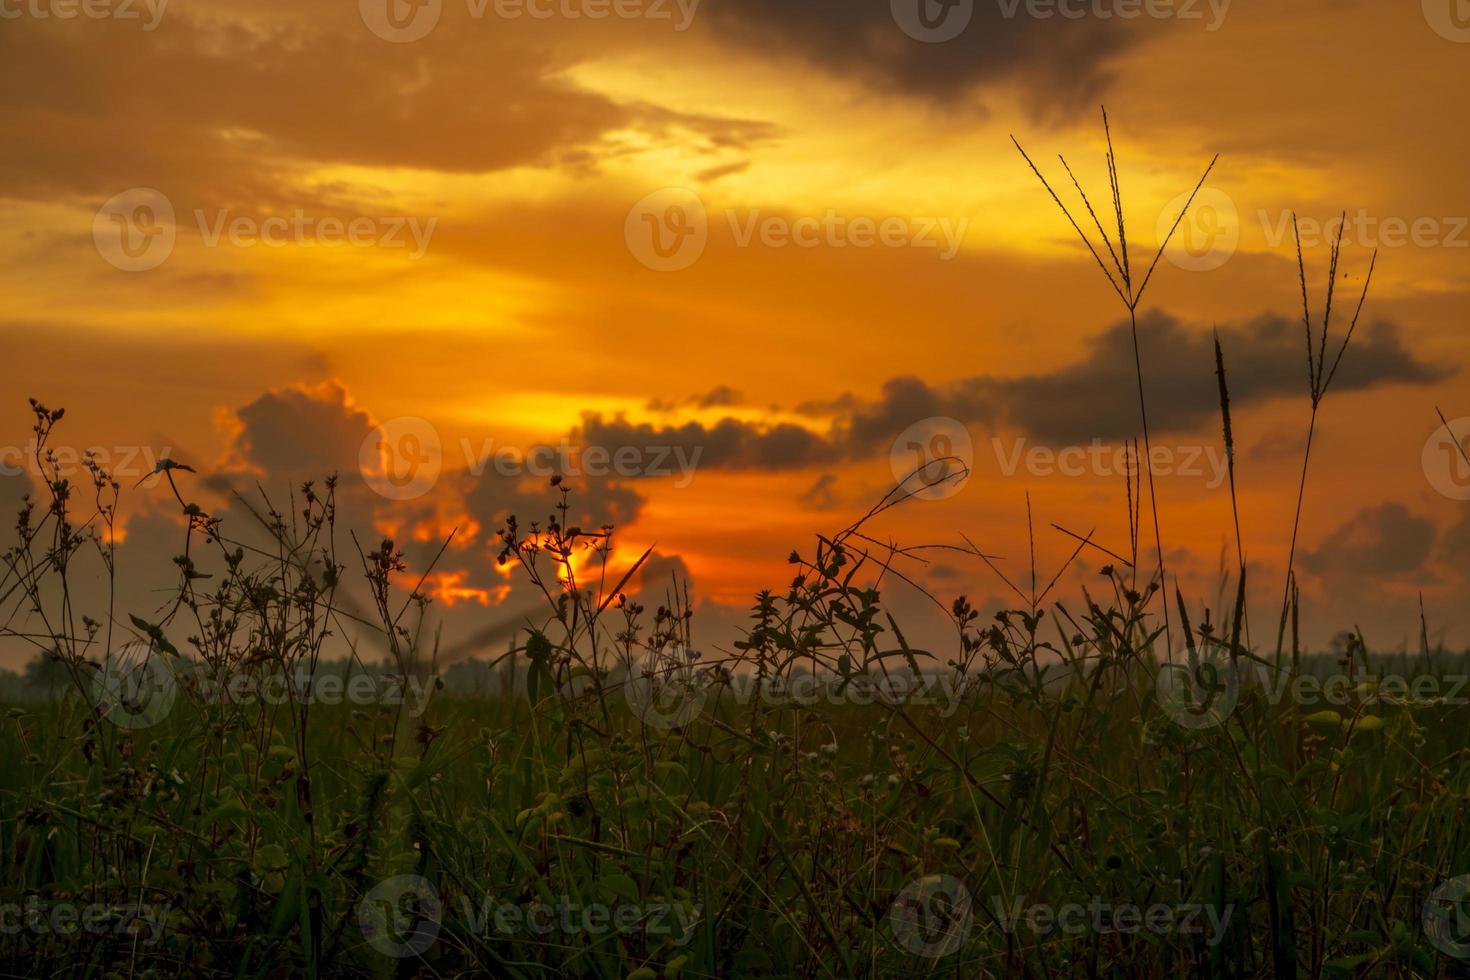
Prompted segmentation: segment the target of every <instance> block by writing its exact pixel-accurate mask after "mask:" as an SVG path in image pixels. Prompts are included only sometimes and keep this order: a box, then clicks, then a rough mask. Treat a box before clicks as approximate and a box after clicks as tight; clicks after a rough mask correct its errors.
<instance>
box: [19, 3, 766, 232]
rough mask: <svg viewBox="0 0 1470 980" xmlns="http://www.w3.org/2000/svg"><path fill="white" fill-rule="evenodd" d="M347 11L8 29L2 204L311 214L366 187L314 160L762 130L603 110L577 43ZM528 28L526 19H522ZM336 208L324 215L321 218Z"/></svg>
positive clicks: (713, 140) (172, 15) (547, 153)
mask: <svg viewBox="0 0 1470 980" xmlns="http://www.w3.org/2000/svg"><path fill="white" fill-rule="evenodd" d="M356 6H357V5H356V4H346V5H342V6H341V7H339V8H337V10H336V12H335V13H331V12H323V13H324V16H322V17H312V18H307V19H301V18H299V16H297V14H296V13H293V12H291V11H289V9H287V8H282V10H281V11H279V12H266V13H265V15H264V16H261V12H260V11H252V13H251V15H245V14H241V13H238V12H230V11H226V10H218V9H216V10H212V11H211V12H210V13H209V14H202V13H193V12H191V11H187V10H183V9H169V10H168V12H167V20H166V22H165V23H164V25H163V26H162V27H161V29H160V30H159V31H158V32H156V33H152V34H141V35H140V34H139V33H138V32H135V31H124V30H87V29H81V30H77V29H74V28H76V27H77V26H78V25H77V24H75V23H66V22H61V23H48V22H46V21H42V20H37V19H25V20H22V21H16V22H13V23H7V27H6V30H5V31H4V32H3V34H0V140H3V141H4V142H5V143H6V144H7V145H13V146H25V147H27V152H26V153H25V154H22V155H17V154H7V155H6V156H5V158H4V159H3V160H0V181H3V185H4V187H5V194H6V196H9V197H12V198H17V199H42V200H44V199H57V198H64V197H68V196H73V195H85V196H87V197H89V198H90V197H95V196H97V195H102V197H101V198H99V199H98V200H99V203H100V200H101V199H103V198H105V197H107V196H110V195H111V194H114V193H116V192H118V191H120V190H122V189H123V188H126V187H130V186H147V187H156V188H158V189H159V190H161V191H163V192H164V193H165V194H166V195H168V196H169V197H170V198H171V199H173V202H174V204H175V206H176V207H178V208H182V209H189V208H195V207H210V206H235V207H242V206H252V205H259V206H261V207H263V208H264V207H268V208H270V209H272V210H277V209H280V208H282V207H292V206H311V205H317V206H318V207H320V206H323V203H330V202H334V201H340V200H341V198H342V197H344V196H347V195H349V194H355V195H356V196H359V197H363V196H372V195H373V194H375V193H376V194H380V193H381V189H373V188H351V187H347V186H345V185H343V184H341V183H340V182H339V183H337V184H323V183H322V182H320V181H319V180H318V179H316V178H314V177H309V176H308V172H309V170H310V168H311V167H313V166H320V165H327V164H347V165H360V166H366V167H394V168H415V169H426V170H436V171H442V172H450V173H485V172H491V171H498V170H504V169H508V168H512V167H518V166H533V167H544V166H552V165H566V166H567V167H569V168H571V169H573V170H575V171H579V172H587V171H592V170H595V169H596V167H597V163H598V162H599V161H600V160H601V159H603V158H605V157H607V156H609V155H612V154H616V153H620V152H623V150H621V149H620V148H619V146H618V140H617V139H616V138H615V137H614V135H613V134H617V133H627V132H629V131H638V132H641V133H644V134H647V135H648V136H649V137H650V138H652V139H655V140H660V139H665V138H669V137H670V135H671V134H674V133H679V134H682V135H684V136H685V137H691V136H692V138H693V139H692V141H693V142H702V141H707V142H708V144H709V145H718V146H722V147H736V148H740V147H746V146H750V145H752V144H753V143H754V142H756V141H758V140H760V139H761V138H763V137H765V136H767V135H769V134H770V127H769V126H768V125H767V124H765V123H761V122H755V121H750V120H737V119H727V118H721V117H717V116H713V115H708V114H701V113H694V114H685V113H678V112H673V111H670V110H667V109H663V108H661V107H658V106H655V105H650V104H647V103H640V102H621V101H617V100H614V99H612V98H610V97H608V96H605V95H602V94H600V93H597V92H593V91H590V90H588V89H586V88H583V87H580V86H579V85H577V84H576V83H574V82H572V81H570V80H569V79H568V78H567V72H568V70H569V69H571V68H572V67H574V66H575V65H576V64H577V63H578V62H579V60H580V59H581V57H582V55H579V54H578V53H577V51H578V45H576V44H572V43H567V44H563V45H558V46H556V47H551V46H547V45H544V44H542V45H538V44H534V43H528V40H527V38H526V37H525V36H524V32H525V31H527V30H529V29H530V27H528V26H527V25H524V24H521V25H513V24H511V23H509V22H502V23H491V21H489V20H486V21H482V22H476V23H474V24H472V25H469V29H462V27H461V25H458V24H454V23H452V22H451V21H450V18H451V17H459V16H462V15H463V14H462V11H463V5H459V8H458V9H455V5H452V4H445V5H444V12H445V20H446V22H445V23H442V24H441V25H440V27H439V29H438V30H436V31H435V32H434V33H433V34H431V35H430V36H429V37H427V38H425V39H423V40H422V41H420V42H418V43H416V44H412V45H388V44H384V43H382V42H381V41H380V40H379V39H378V38H376V37H374V36H373V35H372V34H371V33H370V32H369V31H368V30H367V29H366V28H365V27H364V26H363V24H362V23H361V21H360V19H359V18H358V15H357V9H356ZM533 26H539V25H533ZM492 28H493V29H492ZM336 206H337V208H338V210H339V211H340V210H341V205H340V204H337V205H336Z"/></svg>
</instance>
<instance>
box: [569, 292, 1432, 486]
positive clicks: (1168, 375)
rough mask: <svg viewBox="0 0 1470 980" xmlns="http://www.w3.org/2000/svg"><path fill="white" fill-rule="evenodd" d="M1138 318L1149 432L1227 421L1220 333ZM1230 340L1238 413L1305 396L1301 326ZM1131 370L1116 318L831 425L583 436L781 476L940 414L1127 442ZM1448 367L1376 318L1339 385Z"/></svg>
mask: <svg viewBox="0 0 1470 980" xmlns="http://www.w3.org/2000/svg"><path fill="white" fill-rule="evenodd" d="M1138 326H1139V329H1138V334H1139V348H1140V351H1141V355H1142V358H1143V364H1144V375H1145V391H1146V392H1147V395H1148V408H1149V421H1150V424H1151V426H1152V429H1153V431H1154V432H1155V433H1181V432H1194V431H1199V430H1201V429H1202V428H1204V427H1206V426H1213V425H1218V421H1219V412H1220V402H1219V388H1218V384H1217V382H1216V378H1215V350H1214V339H1213V336H1212V335H1211V333H1210V332H1209V331H1208V330H1197V329H1186V328H1185V327H1184V326H1183V325H1182V324H1181V323H1180V322H1179V321H1178V320H1176V319H1174V318H1173V317H1170V316H1168V315H1167V314H1163V313H1155V314H1151V315H1149V316H1147V317H1145V318H1143V319H1142V320H1140V321H1139V325H1138ZM1338 336H1339V338H1340V337H1341V328H1339V331H1338ZM1220 343H1221V345H1222V346H1223V348H1224V351H1225V359H1226V369H1227V372H1228V376H1229V380H1230V395H1231V401H1232V404H1233V405H1234V406H1235V408H1236V409H1240V408H1243V407H1246V406H1251V405H1256V404H1261V403H1264V402H1267V401H1271V400H1273V399H1278V398H1300V399H1305V398H1306V397H1307V387H1308V383H1307V378H1306V349H1305V344H1306V341H1305V339H1304V337H1303V328H1302V326H1301V324H1300V323H1299V322H1292V321H1290V320H1287V319H1285V318H1282V317H1274V316H1263V317H1259V318H1257V319H1255V320H1252V321H1250V322H1248V323H1245V324H1241V325H1237V326H1225V327H1222V328H1221V329H1220ZM1335 350H1336V346H1335V344H1329V363H1330V362H1331V357H1332V356H1333V352H1334V351H1335ZM1135 370H1136V369H1135V366H1134V354H1133V340H1132V331H1131V329H1130V327H1129V325H1128V324H1127V323H1122V322H1120V323H1118V324H1116V325H1114V326H1112V327H1110V328H1108V329H1107V330H1105V331H1103V332H1102V333H1100V334H1097V335H1095V336H1093V337H1092V338H1090V339H1089V340H1088V341H1087V343H1086V346H1085V348H1084V351H1083V354H1082V357H1081V358H1080V359H1078V360H1077V361H1075V362H1074V363H1072V364H1070V365H1068V366H1066V367H1063V368H1060V369H1058V370H1056V371H1050V372H1046V373H1043V374H1034V375H1026V376H1022V377H1018V378H999V377H995V376H993V375H978V376H975V377H971V378H963V379H960V380H957V381H952V382H947V383H945V384H930V383H928V382H926V381H924V380H922V379H920V378H916V377H911V376H904V377H896V378H891V379H889V380H888V381H887V382H885V383H884V385H883V388H882V390H881V392H880V393H879V395H878V397H876V398H871V399H863V398H861V397H859V396H856V395H853V394H846V395H843V396H841V397H839V398H836V399H833V400H830V401H826V402H806V403H803V404H801V405H798V406H797V407H796V411H797V412H798V413H800V414H804V415H808V416H813V417H821V418H830V419H832V420H833V421H832V423H831V425H830V427H829V428H828V429H827V430H826V431H825V432H819V431H817V430H815V429H813V428H807V427H805V426H798V425H792V424H789V423H780V424H774V425H765V424H761V423H758V422H750V421H743V420H737V419H734V418H727V419H724V420H722V421H720V422H718V423H716V424H715V425H712V426H706V425H702V424H700V423H696V422H688V423H685V424H683V425H665V426H652V425H648V424H639V425H635V424H632V423H630V422H627V421H626V420H624V419H622V418H614V419H606V418H603V417H601V416H589V417H588V419H587V420H586V422H585V424H584V426H583V428H582V431H581V432H580V434H579V435H578V438H581V439H583V440H584V441H585V442H586V443H587V444H588V445H603V446H608V447H610V448H613V449H616V448H617V447H621V446H635V447H640V448H644V449H647V448H648V447H655V446H673V447H678V449H679V450H680V451H681V452H683V453H684V454H686V456H688V457H689V458H694V456H693V454H694V453H696V452H697V453H698V454H699V456H698V459H697V461H698V465H700V466H704V467H711V468H716V469H773V470H783V469H797V468H802V467H809V466H821V465H827V464H830V463H833V462H837V461H841V460H847V459H860V458H864V457H867V456H869V455H871V454H872V453H874V452H878V451H882V450H885V449H886V448H887V447H888V446H889V445H890V444H891V442H892V440H893V439H894V437H895V436H897V435H898V434H899V433H900V432H902V431H903V430H904V429H906V428H908V427H909V426H911V425H913V424H914V423H916V422H919V421H921V420H924V419H928V418H932V417H935V416H947V417H949V418H954V419H957V420H958V421H960V422H962V423H965V424H967V425H971V426H979V427H994V426H997V425H1007V426H1011V427H1014V428H1016V429H1019V430H1021V431H1022V432H1023V433H1025V434H1026V435H1027V436H1029V437H1030V438H1033V439H1035V440H1037V441H1039V442H1043V443H1048V444H1051V445H1076V444H1087V443H1090V442H1092V441H1093V440H1101V441H1103V442H1121V441H1124V440H1127V439H1130V438H1132V437H1134V436H1136V435H1137V434H1138V433H1139V431H1140V424H1139V411H1138V395H1137V380H1136V373H1135ZM1448 373H1449V372H1448V371H1446V370H1445V369H1443V368H1440V367H1437V366H1434V365H1431V364H1428V363H1426V362H1424V361H1422V360H1420V359H1419V358H1418V357H1416V356H1415V355H1414V353H1413V352H1412V351H1411V350H1409V348H1408V347H1407V346H1406V344H1405V342H1404V340H1403V336H1402V331H1401V330H1400V328H1399V327H1398V326H1397V325H1396V324H1393V323H1389V322H1386V321H1379V322H1375V323H1372V324H1369V325H1368V326H1366V327H1363V328H1361V329H1360V330H1359V332H1358V334H1357V335H1356V337H1355V338H1354V339H1353V342H1352V345H1351V347H1350V348H1349V350H1348V352H1347V354H1346V356H1345V357H1344V358H1343V360H1342V365H1341V368H1340V370H1339V371H1338V374H1337V377H1336V379H1335V381H1334V382H1333V389H1332V390H1333V391H1335V392H1338V393H1342V392H1347V391H1354V390H1359V391H1361V390H1365V389H1369V388H1373V387H1376V386H1378V385H1384V384H1392V383H1403V384H1428V383H1432V382H1435V381H1439V380H1441V379H1443V378H1444V377H1446V376H1447V374H1448Z"/></svg>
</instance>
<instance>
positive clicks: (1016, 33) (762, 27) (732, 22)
mask: <svg viewBox="0 0 1470 980" xmlns="http://www.w3.org/2000/svg"><path fill="white" fill-rule="evenodd" d="M912 2H914V3H923V2H926V0H912ZM702 13H703V12H702ZM957 15H958V14H957ZM707 16H708V17H709V21H710V23H711V24H712V25H713V27H714V30H715V32H716V33H717V34H718V35H719V36H720V37H721V38H722V39H725V40H727V41H729V42H732V43H735V44H738V45H741V46H744V47H748V48H753V49H755V50H757V51H759V52H761V53H762V54H766V55H769V54H771V53H776V54H778V55H787V56H790V57H794V58H797V59H799V60H802V61H805V62H807V63H808V64H811V65H813V66H815V67H816V68H818V69H820V70H822V71H825V72H828V73H831V74H834V75H838V76H843V77H847V78H851V79H853V80H855V81H857V82H858V83H859V84H862V85H865V86H867V87H869V88H871V89H874V90H877V91H881V92H889V91H897V92H899V93H901V94H904V95H909V96H915V97H919V98H923V99H925V100H928V101H931V102H935V103H939V104H942V105H944V106H947V107H950V108H959V107H960V106H962V105H965V104H966V103H967V102H968V96H969V95H970V93H971V91H972V90H973V89H975V88H977V87H979V86H983V85H986V84H995V83H1013V84H1016V85H1018V86H1019V88H1020V90H1021V91H1022V92H1023V93H1029V94H1028V95H1027V101H1028V103H1029V105H1030V106H1031V107H1032V109H1033V110H1034V111H1036V112H1037V113H1038V114H1040V113H1042V112H1043V111H1053V112H1054V111H1056V110H1057V108H1058V107H1062V108H1063V109H1064V110H1071V109H1076V108H1079V107H1081V106H1089V107H1091V106H1095V105H1096V104H1097V101H1098V96H1099V93H1101V92H1102V90H1103V89H1104V88H1105V87H1106V85H1107V83H1108V81H1109V79H1110V72H1109V64H1110V63H1111V62H1112V61H1113V60H1114V59H1116V58H1117V57H1118V56H1119V55H1121V54H1122V53H1124V52H1125V51H1126V50H1128V49H1129V48H1130V47H1131V46H1132V45H1133V44H1135V43H1137V42H1138V41H1141V40H1142V39H1143V37H1144V34H1143V33H1142V31H1141V30H1138V29H1134V30H1131V31H1130V30H1126V29H1125V28H1123V27H1122V25H1120V24H1118V23H1117V22H1116V21H1112V22H1110V21H1106V20H1101V19H1098V18H1093V17H1087V18H1082V19H1068V18H1062V17H1050V18H1037V17H1027V16H1011V17H1007V16H1006V15H1005V8H1004V5H1003V4H998V3H990V2H985V0H981V2H976V3H975V4H974V12H973V15H972V16H971V19H970V21H969V24H968V26H967V27H966V28H965V30H964V31H963V32H962V33H961V34H959V35H958V36H957V37H955V38H953V39H952V40H949V41H947V42H945V43H942V44H928V43H923V42H920V41H918V40H915V39H913V38H911V37H910V36H908V35H907V34H905V33H904V31H903V30H902V29H901V28H900V27H899V24H898V21H897V20H896V19H895V14H894V10H893V7H892V5H891V4H890V2H889V0H801V2H798V3H793V2H791V0H731V2H724V3H719V4H711V5H710V8H709V11H708V15H707ZM1130 26H1132V27H1134V28H1138V27H1139V24H1138V23H1136V22H1135V23H1134V24H1132V25H1130Z"/></svg>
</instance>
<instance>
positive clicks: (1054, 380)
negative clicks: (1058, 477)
mask: <svg viewBox="0 0 1470 980" xmlns="http://www.w3.org/2000/svg"><path fill="white" fill-rule="evenodd" d="M1341 329H1342V328H1341V327H1339V333H1338V336H1339V337H1341ZM1138 333H1139V349H1140V353H1141V356H1142V359H1143V365H1144V377H1145V386H1144V387H1145V391H1146V393H1147V396H1148V409H1149V421H1150V424H1151V425H1152V426H1153V427H1154V429H1155V430H1156V431H1159V432H1181V431H1189V430H1193V429H1198V428H1199V427H1201V426H1202V425H1205V424H1206V423H1209V422H1211V421H1213V420H1215V419H1217V418H1218V416H1219V411H1220V400H1219V388H1218V385H1217V383H1216V381H1215V353H1214V341H1213V339H1212V337H1211V336H1210V334H1209V332H1208V331H1196V330H1186V329H1185V328H1184V327H1183V326H1182V325H1181V324H1180V323H1179V321H1178V320H1175V319H1174V318H1172V317H1170V316H1168V315H1166V314H1162V313H1155V314H1151V315H1149V316H1147V317H1145V318H1144V319H1143V320H1141V321H1140V322H1139V331H1138ZM1303 334H1304V328H1303V327H1302V325H1301V323H1300V321H1297V322H1291V321H1288V320H1286V319H1284V318H1281V317H1274V316H1266V317H1260V318H1258V319H1256V320H1254V321H1251V322H1250V323H1247V324H1244V325H1241V326H1237V327H1222V328H1221V330H1220V343H1221V346H1222V347H1223V348H1224V351H1225V365H1226V371H1227V373H1228V376H1229V381H1230V396H1231V399H1232V401H1233V402H1234V403H1235V404H1237V405H1249V404H1253V403H1257V402H1261V401H1265V400H1268V399H1271V398H1276V397H1282V396H1300V397H1303V398H1305V397H1306V394H1307V388H1308V382H1307V367H1306V340H1305V338H1304V335H1303ZM1329 346H1330V347H1331V346H1332V345H1329ZM1330 354H1331V350H1329V355H1330ZM1445 375H1446V372H1445V371H1444V370H1442V369H1440V368H1437V367H1434V366H1432V365H1430V364H1427V363H1425V362H1423V361H1421V360H1419V359H1418V358H1417V357H1415V356H1414V354H1413V352H1411V351H1410V350H1409V349H1408V348H1407V347H1406V346H1405V345H1404V342H1403V339H1402V337H1401V331H1400V329H1399V328H1398V326H1397V325H1395V324H1392V323H1388V322H1382V321H1380V322H1376V323H1373V324H1370V325H1368V326H1367V327H1365V328H1361V329H1360V332H1359V333H1358V335H1357V336H1356V337H1355V338H1354V340H1353V343H1352V346H1351V348H1350V349H1349V350H1348V352H1347V355H1346V356H1345V357H1344V358H1343V362H1342V368H1341V370H1340V371H1339V372H1338V375H1337V379H1336V380H1335V381H1334V382H1333V390H1334V391H1337V392H1345V391H1352V390H1361V389H1366V388H1371V387H1374V386H1376V385H1379V384H1387V383H1391V382H1406V383H1412V384H1423V383H1428V382H1432V381H1436V380H1439V379H1441V378H1443V377H1445ZM957 387H958V388H959V389H960V390H962V391H963V390H969V391H971V392H973V393H989V394H990V395H992V396H993V397H995V398H996V399H997V400H998V401H999V402H1001V403H1002V404H1004V405H1005V406H1006V410H1007V415H1008V417H1009V419H1010V421H1011V422H1012V423H1014V424H1015V425H1016V426H1018V427H1019V428H1021V429H1023V430H1024V431H1026V432H1027V433H1028V434H1030V435H1031V436H1034V437H1035V438H1037V439H1040V440H1042V441H1046V442H1051V443H1056V444H1071V443H1078V442H1087V441H1089V440H1091V439H1103V440H1121V439H1127V438H1130V437H1132V436H1134V435H1136V434H1137V433H1138V431H1139V425H1140V419H1139V412H1138V398H1137V394H1136V392H1137V381H1136V369H1135V365H1134V355H1133V340H1132V336H1131V331H1130V329H1129V326H1128V324H1126V323H1118V324H1116V325H1115V326H1113V327H1111V328H1109V329H1108V330H1107V331H1105V332H1103V333H1102V334H1099V335H1097V336H1096V337H1094V338H1092V340H1091V341H1090V342H1089V345H1088V349H1087V351H1086V353H1085V355H1084V356H1083V358H1082V359H1081V360H1080V361H1078V362H1076V363H1074V364H1072V365H1070V366H1068V367H1065V368H1062V369H1061V370H1058V371H1052V372H1048V373H1046V374H1037V375H1030V376H1027V377H1023V378H1015V379H1006V380H990V379H985V378H975V379H972V380H970V381H966V382H961V383H960V384H959V385H958V386H957Z"/></svg>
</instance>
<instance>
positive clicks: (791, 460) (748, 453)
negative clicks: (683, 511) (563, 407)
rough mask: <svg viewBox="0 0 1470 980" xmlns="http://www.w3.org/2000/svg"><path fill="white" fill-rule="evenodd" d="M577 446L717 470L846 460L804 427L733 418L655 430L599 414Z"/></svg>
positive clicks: (582, 430)
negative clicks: (662, 456) (630, 451)
mask: <svg viewBox="0 0 1470 980" xmlns="http://www.w3.org/2000/svg"><path fill="white" fill-rule="evenodd" d="M572 441H573V442H574V443H576V444H579V445H583V446H603V447H606V448H608V449H609V450H610V451H612V452H614V453H616V452H617V450H618V449H621V448H623V447H637V448H639V449H641V450H643V451H644V452H645V453H648V452H657V451H663V450H667V451H668V452H669V453H670V454H671V458H670V460H669V462H670V465H672V463H673V460H674V459H679V458H683V459H687V460H690V461H691V462H693V463H694V465H696V466H701V467H706V466H707V467H711V468H715V469H762V470H789V469H800V468H801V467H804V466H809V465H811V464H812V463H814V462H826V461H834V460H836V459H838V458H840V455H841V454H840V452H839V450H838V448H837V447H836V446H834V445H833V444H832V443H831V442H830V441H829V440H828V439H827V438H826V437H824V436H823V435H821V434H820V433H817V432H814V431H813V430H811V429H808V428H805V427H804V426H800V425H794V424H792V423H790V422H781V423H777V424H774V425H762V424H760V423H754V422H745V421H741V420H739V419H733V418H726V419H721V420H720V421H719V422H716V423H715V424H713V425H708V426H706V425H703V424H701V423H698V422H686V423H684V424H682V425H652V424H650V423H647V422H641V423H634V422H629V421H628V420H627V419H626V418H624V417H622V416H615V417H613V418H608V417H606V416H603V415H600V414H596V413H593V414H589V415H586V416H584V418H583V420H582V425H581V426H580V427H579V428H578V430H577V431H575V432H574V433H573V434H572Z"/></svg>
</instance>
